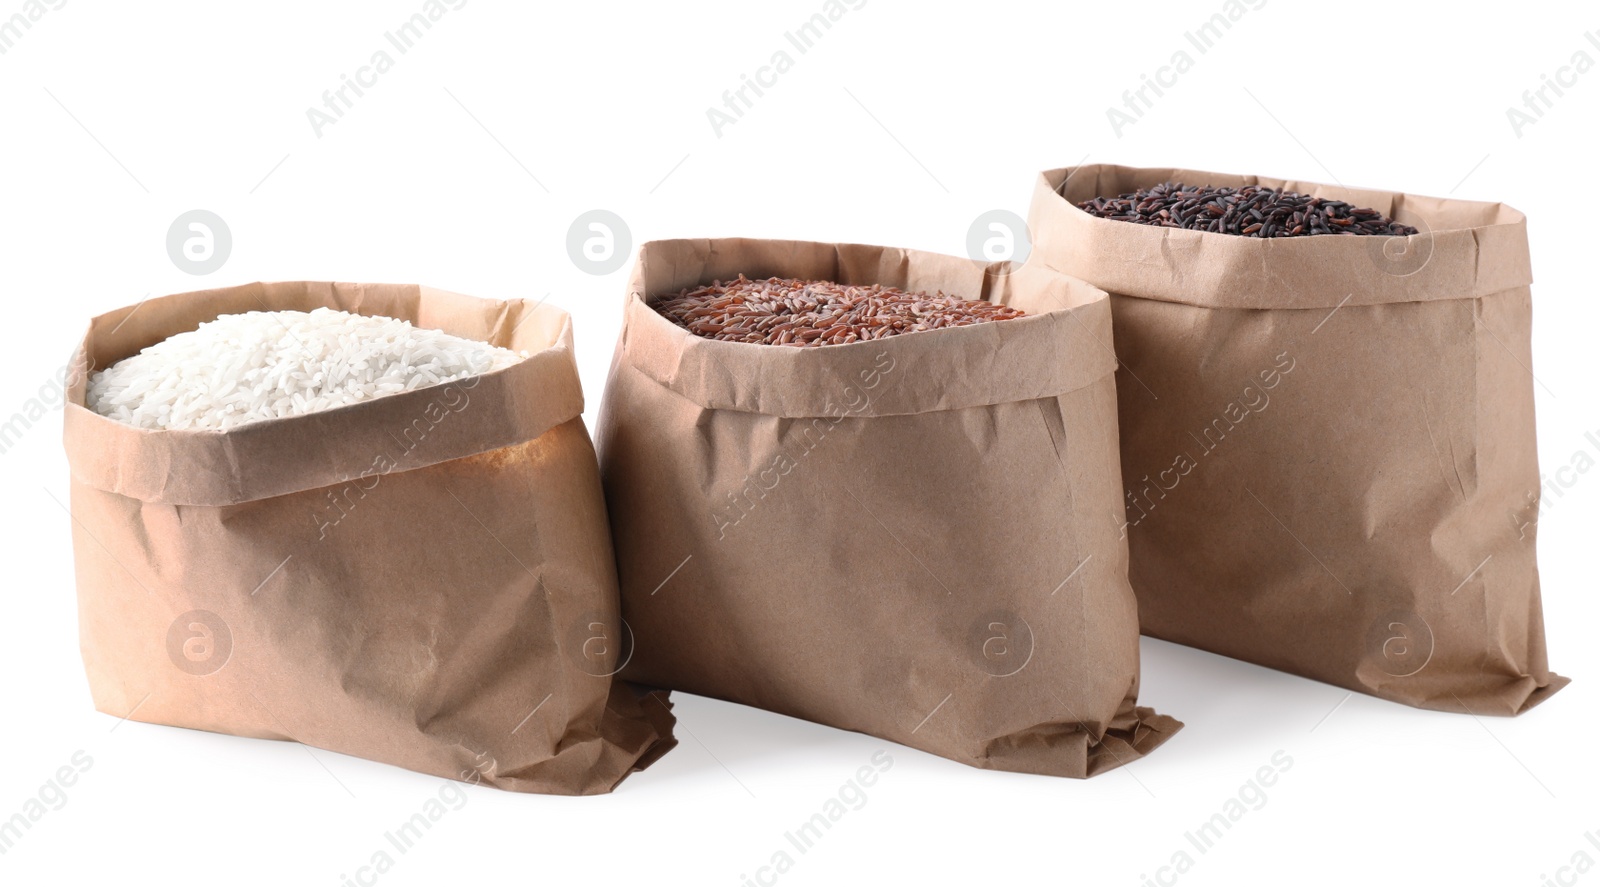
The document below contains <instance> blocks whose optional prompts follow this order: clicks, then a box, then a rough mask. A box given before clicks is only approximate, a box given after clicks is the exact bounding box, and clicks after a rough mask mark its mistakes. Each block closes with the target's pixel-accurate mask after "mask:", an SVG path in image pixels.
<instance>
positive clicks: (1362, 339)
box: [1029, 165, 1567, 715]
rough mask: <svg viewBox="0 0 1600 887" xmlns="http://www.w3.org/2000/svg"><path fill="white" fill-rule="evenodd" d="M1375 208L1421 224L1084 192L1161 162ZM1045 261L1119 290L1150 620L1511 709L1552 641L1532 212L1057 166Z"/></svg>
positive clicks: (1370, 686)
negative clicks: (1539, 449) (1139, 203)
mask: <svg viewBox="0 0 1600 887" xmlns="http://www.w3.org/2000/svg"><path fill="white" fill-rule="evenodd" d="M1163 181H1174V182H1183V183H1186V184H1191V185H1196V184H1198V185H1218V186H1232V187H1238V186H1243V185H1253V184H1259V185H1265V186H1270V187H1274V188H1284V189H1288V190H1292V191H1298V192H1302V193H1306V194H1311V195H1314V196H1320V197H1327V198H1334V199H1338V200H1343V201H1347V202H1350V203H1353V204H1356V205H1358V206H1363V207H1371V208H1373V209H1377V210H1379V211H1380V212H1383V213H1385V214H1387V215H1389V216H1391V217H1393V218H1394V219H1396V220H1397V221H1399V222H1402V223H1405V224H1409V225H1413V226H1415V227H1417V228H1418V229H1420V232H1421V233H1419V234H1417V235H1413V236H1409V237H1369V236H1340V235H1322V236H1312V237H1289V238H1276V239H1256V238H1246V237H1238V236H1232V235H1227V234H1215V233H1211V232H1200V231H1186V230H1175V229H1166V228H1159V227H1151V226H1145V225H1136V224H1131V223H1126V222H1119V221H1114V220H1109V219H1100V218H1095V217H1093V216H1090V215H1089V214H1088V213H1086V212H1083V211H1082V210H1079V209H1078V208H1077V206H1076V204H1078V203H1080V202H1082V201H1085V200H1088V199H1090V198H1093V197H1097V196H1108V195H1118V194H1123V193H1127V192H1131V191H1134V190H1136V189H1138V188H1142V187H1148V186H1151V185H1154V184H1156V183H1158V182H1163ZM1029 225H1030V228H1031V230H1032V236H1033V244H1034V246H1033V250H1034V252H1033V256H1034V260H1035V261H1038V262H1042V263H1043V264H1046V265H1048V266H1050V267H1053V268H1056V269H1059V270H1061V271H1065V272H1066V273H1068V274H1073V275H1076V276H1078V277H1082V278H1084V279H1085V280H1088V281H1089V282H1091V283H1093V284H1095V285H1097V286H1100V287H1103V288H1104V289H1106V290H1108V291H1109V292H1110V293H1111V307H1112V312H1113V314H1114V316H1115V321H1116V323H1115V325H1116V351H1117V357H1118V359H1119V361H1120V363H1121V366H1120V369H1119V370H1118V374H1117V376H1118V377H1117V395H1118V405H1119V414H1120V418H1121V426H1122V468H1123V475H1124V478H1125V481H1126V490H1125V491H1124V501H1123V513H1124V514H1125V516H1124V517H1123V518H1122V520H1121V521H1119V524H1121V525H1122V526H1124V529H1125V532H1126V533H1127V536H1128V544H1129V547H1130V551H1131V566H1130V570H1129V572H1130V576H1131V578H1132V580H1133V587H1134V590H1135V592H1137V594H1138V596H1139V614H1140V620H1141V623H1142V625H1143V628H1144V631H1145V633H1147V634H1150V635H1153V636H1155V637H1159V638H1165V639H1167V640H1171V641H1176V642H1178V643H1182V644H1189V645H1192V646H1196V647H1200V648H1202V649H1206V650H1211V651H1214V652H1217V653H1221V654H1223V655H1226V656H1233V657H1236V658H1239V659H1244V660H1248V661H1250V662H1256V663H1259V664H1262V665H1266V666H1270V667H1272V668H1278V669H1283V670H1285V671H1290V672H1293V673H1295V674H1299V675H1304V676H1306V677H1311V678H1316V679H1318V680H1322V681H1327V682H1329V683H1332V684H1337V685H1339V686H1342V687H1347V688H1349V689H1352V690H1357V691H1361V692H1364V693H1370V694H1373V695H1375V696H1380V697H1382V698H1385V699H1390V700H1394V701H1396V702H1403V703H1406V704H1409V705H1416V706H1421V707H1424V708H1433V709H1442V710H1447V711H1466V712H1471V713H1475V714H1499V715H1513V714H1517V713H1519V712H1522V711H1525V710H1526V709H1528V708H1529V707H1531V706H1532V705H1534V704H1536V703H1538V702H1540V701H1541V700H1543V699H1544V698H1546V697H1547V696H1549V695H1550V694H1551V693H1553V692H1555V691H1556V690H1558V689H1559V688H1561V687H1562V686H1563V685H1565V684H1566V682H1567V681H1566V679H1565V678H1562V677H1560V676H1558V675H1555V674H1553V673H1551V672H1550V670H1549V668H1548V665H1547V663H1546V659H1545V641H1544V625H1543V616H1542V614H1541V611H1540V601H1539V574H1538V569H1537V567H1536V566H1535V561H1534V526H1533V524H1534V519H1535V516H1536V515H1537V513H1538V496H1539V486H1540V481H1539V469H1538V463H1537V458H1536V454H1535V449H1534V415H1533V412H1534V402H1533V386H1534V384H1535V380H1534V378H1533V375H1532V372H1531V369H1530V368H1531V367H1532V365H1533V364H1532V358H1531V355H1530V336H1529V331H1530V324H1531V308H1530V294H1529V285H1530V283H1531V282H1532V272H1531V270H1530V263H1529V257H1528V241H1527V231H1526V220H1525V218H1524V217H1523V215H1522V214H1521V213H1519V212H1517V211H1516V210H1514V209H1512V208H1510V207H1508V206H1505V205H1503V204H1497V203H1474V202H1469V201H1464V200H1447V199H1440V198H1432V197H1418V196H1416V195H1412V194H1400V193H1394V192H1389V191H1368V190H1358V189H1351V188H1342V187H1333V186H1329V185H1319V184H1315V183H1308V182H1288V181H1282V180H1278V179H1267V178H1260V177H1256V176H1236V175H1225V174H1221V173H1211V172H1197V171H1194V170H1180V169H1131V168H1126V167H1120V166H1106V165H1090V166H1082V167H1077V168H1068V169H1058V170H1052V171H1050V172H1046V173H1044V174H1042V175H1041V176H1040V178H1039V179H1038V182H1037V184H1036V187H1035V190H1034V198H1033V208H1032V211H1031V218H1030V222H1029Z"/></svg>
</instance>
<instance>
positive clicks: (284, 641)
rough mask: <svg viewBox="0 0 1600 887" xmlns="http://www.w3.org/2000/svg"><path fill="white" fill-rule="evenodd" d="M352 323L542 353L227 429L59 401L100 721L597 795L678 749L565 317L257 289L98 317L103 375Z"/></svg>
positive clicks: (86, 650) (496, 306)
mask: <svg viewBox="0 0 1600 887" xmlns="http://www.w3.org/2000/svg"><path fill="white" fill-rule="evenodd" d="M322 306H326V307H330V308H337V309H341V310H345V311H351V312H355V313H364V314H383V315H388V316H391V317H398V318H402V319H405V320H409V321H411V322H412V323H414V324H416V325H418V326H422V327H430V328H435V329H441V330H444V331H445V332H448V333H452V334H455V335H458V336H464V337H467V338H472V339H478V340H482V341H486V342H489V343H491V344H494V345H499V346H503V347H506V348H511V349H514V350H518V351H527V352H529V353H530V354H531V356H530V357H529V358H528V359H526V360H524V361H522V362H520V363H518V364H516V365H514V366H511V367H508V368H506V369H503V370H500V371H497V372H494V373H490V374H486V375H483V376H478V377H474V378H472V379H465V380H461V381H459V382H453V383H448V384H444V385H437V386H433V387H429V388H422V389H418V390H415V391H410V392H406V393H402V394H396V395H392V396H389V397H384V398H379V399H377V400H373V401H368V402H366V403H361V404H355V405H351V406H346V407H341V408H338V409H334V410H329V411H326V412H321V413H315V414H311V415H307V416H297V417H292V418H287V419H278V420H271V421H265V422H259V423H254V424H250V425H245V426H242V427H239V428H236V429H232V430H229V431H151V430H145V429H138V428H133V427H130V426H126V425H123V424H121V423H118V422H116V421H114V420H111V419H108V418H105V417H102V416H99V415H97V414H95V413H93V412H92V411H90V410H89V409H87V408H86V407H85V406H84V389H85V381H86V380H85V378H84V376H83V374H78V376H77V378H75V379H74V380H73V383H72V385H71V386H70V388H69V392H68V403H67V407H66V418H65V423H66V438H65V440H66V449H67V456H68V461H69V462H70V464H71V468H72V515H73V523H74V526H73V547H74V551H75V555H76V561H77V574H78V603H79V613H80V625H81V640H82V647H83V657H84V663H85V666H86V668H87V671H88V676H89V685H90V688H91V690H92V692H93V695H94V700H95V705H96V706H97V707H98V708H99V709H100V710H101V711H104V712H106V713H108V714H112V715H116V716H118V717H123V716H129V717H132V718H133V719H134V720H139V721H146V722H150V723H157V724H170V725H173V726H179V727H191V728H195V729H201V730H211V731H215V732H219V733H232V734H236V735H241V736H255V737H263V738H271V739H291V740H296V741H299V742H303V743H305V744H307V745H312V746H316V747H319V748H325V749H329V750H332V751H337V752H342V753H345V754H351V755H356V756H359V757H364V758H370V759H373V760H377V761H383V762H385V763H390V764H395V765H398V766H401V767H406V768H408V769H411V770H416V771H420V772H423V773H429V774H434V775H438V776H444V777H447V778H450V779H459V780H464V781H467V782H472V783H482V784H486V785H491V786H494V787H496V788H503V789H509V790H513V791H528V792H546V793H553V794H597V793H602V792H607V791H610V790H611V789H612V788H614V787H615V786H616V785H617V783H618V782H620V781H621V780H622V779H623V778H624V777H625V776H627V775H628V773H630V772H632V771H633V770H635V769H639V768H642V767H644V766H646V765H648V764H649V763H650V762H651V761H653V760H654V759H655V758H656V757H658V756H659V755H661V754H663V753H664V752H665V751H667V750H668V749H670V748H671V746H672V745H673V740H672V738H671V730H672V724H673V717H672V715H671V714H670V713H669V711H668V703H667V702H666V699H665V694H661V693H652V694H646V693H644V692H643V691H639V690H636V689H634V688H631V687H629V686H627V685H625V684H623V683H621V682H620V681H616V680H614V679H613V678H612V675H613V674H614V673H615V672H616V670H617V669H618V668H619V667H620V665H621V664H622V662H623V661H624V659H623V658H622V657H625V656H626V647H625V644H626V629H625V627H624V626H622V624H621V622H620V613H619V610H618V601H617V593H616V578H615V571H614V562H613V555H612V550H611V545H610V538H609V532H608V529H607V526H606V517H605V506H604V502H603V500H602V496H601V491H600V485H599V472H598V467H597V464H596V462H595V456H594V451H593V448H592V446H591V444H590V441H589V436H588V433H587V431H586V430H585V429H584V426H583V420H582V419H581V418H580V414H581V412H582V409H583V394H582V391H581V390H580V387H579V382H578V375H577V367H576V364H575V363H574V361H573V356H572V328H571V323H570V320H569V318H568V316H567V315H566V313H565V312H562V311H560V310H559V309H556V308H554V307H552V306H550V305H535V304H532V303H529V302H525V301H522V300H512V301H507V302H498V301H490V300H484V299H476V298H472V297H469V296H463V295H458V294H455V293H448V292H444V291H441V290H435V289H430V288H427V287H417V286H401V285H387V284H344V283H256V284H248V285H245V286H239V287H232V288H229V289H219V290H210V291H206V292H196V293H184V294H181V295H175V296H168V297H165V298H159V299H152V300H149V301H147V302H144V303H142V304H140V305H135V306H131V307H129V308H124V309H122V310H119V311H114V312H111V313H109V314H105V315H102V316H100V317H97V318H95V319H94V320H93V321H91V323H90V326H89V331H88V333H87V335H86V336H85V338H84V341H83V345H82V348H81V351H80V355H81V356H85V357H87V358H88V359H89V361H90V363H91V368H92V369H100V368H104V367H105V366H107V365H109V364H110V363H112V362H115V361H116V360H119V359H121V358H123V357H127V356H129V355H131V354H134V353H136V352H137V351H138V350H139V349H141V348H143V347H146V346H149V345H151V344H154V343H156V342H159V341H161V340H163V339H165V338H167V337H169V336H171V335H175V334H177V333H179V332H184V331H187V330H192V329H194V328H195V327H196V326H198V325H199V324H200V323H201V322H203V321H206V320H210V319H212V318H214V317H216V316H218V315H220V314H226V313H236V312H242V311H252V310H260V311H275V310H290V309H293V310H311V309H313V308H317V307H322Z"/></svg>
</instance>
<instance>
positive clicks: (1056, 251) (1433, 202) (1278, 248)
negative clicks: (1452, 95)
mask: <svg viewBox="0 0 1600 887" xmlns="http://www.w3.org/2000/svg"><path fill="white" fill-rule="evenodd" d="M1179 181H1181V182H1183V183H1184V184H1189V185H1212V186H1227V187H1242V186H1245V185H1263V186H1267V187H1272V188H1281V189H1286V190H1291V191H1299V192H1301V193H1305V194H1310V195H1312V196H1314V197H1324V198H1331V199H1337V200H1344V201H1347V202H1350V203H1354V204H1356V205H1358V206H1364V207H1369V208H1373V209H1377V210H1378V211H1380V212H1383V213H1385V214H1386V215H1389V216H1390V217H1392V218H1394V219H1395V220H1396V221H1399V222H1402V223H1405V224H1410V225H1414V226H1416V227H1418V228H1420V229H1422V230H1421V232H1420V233H1418V234H1415V235H1411V236H1396V237H1382V236H1356V235H1350V236H1340V235H1313V236H1305V237H1277V238H1259V237H1241V236H1238V235H1234V234H1222V233H1217V232H1211V231H1190V230H1186V229H1179V228H1162V227H1157V226H1152V225H1140V224H1134V223H1129V222H1123V221H1117V220H1115V219H1103V218H1099V217H1097V216H1092V215H1090V214H1089V213H1087V212H1085V211H1083V210H1081V209H1079V208H1078V206H1077V204H1078V203H1079V202H1082V201H1084V200H1088V199H1090V198H1093V197H1110V196H1116V195H1118V194H1122V193H1127V192H1130V191H1133V190H1136V189H1138V188H1145V187H1150V186H1152V185H1155V184H1158V183H1161V182H1179ZM1029 228H1030V230H1031V234H1032V237H1033V254H1034V256H1036V257H1042V259H1043V260H1044V261H1046V262H1047V263H1050V264H1052V265H1056V266H1060V267H1072V266H1083V265H1085V264H1088V263H1090V262H1091V261H1092V262H1093V264H1094V266H1095V267H1096V268H1097V269H1098V273H1099V274H1100V275H1101V276H1100V277H1099V278H1097V279H1096V280H1094V281H1092V282H1093V283H1095V284H1097V285H1099V286H1102V287H1104V288H1106V289H1108V290H1110V291H1111V292H1112V293H1113V294H1132V295H1134V296H1136V297H1138V298H1143V299H1152V300H1156V301H1166V302H1179V303H1183V304H1188V305H1196V306H1199V307H1204V308H1242V309H1266V308H1279V309H1307V308H1320V309H1334V308H1339V307H1344V306H1348V305H1356V306H1360V305H1383V304H1393V303H1402V302H1428V301H1442V300H1451V299H1471V298H1482V297H1485V296H1490V295H1494V294H1496V293H1500V292H1505V291H1508V290H1515V289H1520V288H1523V287H1527V286H1530V285H1531V284H1532V282H1533V270H1532V262H1531V259H1530V256H1529V252H1528V236H1527V217H1526V216H1524V215H1523V214H1522V213H1521V212H1520V211H1518V210H1516V209H1514V208H1512V207H1510V206H1507V205H1506V204H1503V203H1486V202H1480V201H1469V200H1457V199H1454V198H1437V197H1424V196H1420V195H1414V194H1408V193H1404V192H1398V191H1383V190H1370V189H1359V188H1348V187H1343V186H1339V185H1326V184H1321V183H1316V182H1301V181H1293V180H1285V179H1275V178H1271V177H1266V176H1255V175H1237V174H1232V173H1219V172H1208V171H1203V170H1190V169H1178V168H1158V167H1129V166H1119V165H1116V164H1086V165H1082V166H1069V167H1063V168H1060V169H1052V170H1046V171H1044V172H1042V173H1040V174H1039V176H1038V178H1037V179H1036V182H1035V187H1034V195H1033V207H1032V210H1031V212H1030V218H1029ZM1063 257H1066V258H1063ZM1074 257H1075V258H1074Z"/></svg>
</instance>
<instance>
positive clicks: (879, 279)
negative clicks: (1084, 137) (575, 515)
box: [597, 239, 1181, 777]
mask: <svg viewBox="0 0 1600 887" xmlns="http://www.w3.org/2000/svg"><path fill="white" fill-rule="evenodd" d="M1002 271H1003V269H1002V268H1000V267H998V266H986V265H984V264H980V263H976V262H972V261H969V260H966V259H957V258H951V257H947V256H941V255H934V254H930V253H923V252H915V251H910V250H901V249H888V248H883V247H874V246H856V245H838V244H822V243H799V242H785V241H764V240H739V239H729V240H675V241H661V242H652V243H646V244H645V245H644V246H643V247H642V248H641V249H640V251H639V257H638V262H637V265H636V267H635V269H634V274H633V278H632V280H631V282H630V284H629V289H628V293H627V302H626V311H625V318H624V325H623V330H622V337H621V340H620V342H619V343H618V347H617V351H616V356H615V359H614V363H613V366H612V370H611V377H610V381H609V383H608V385H607V389H606V396H605V401H604V404H603V406H602V412H601V418H600V430H599V433H598V435H597V437H598V439H599V448H600V453H601V471H602V475H603V477H604V480H605V486H606V496H607V504H608V512H609V513H610V515H611V519H612V530H613V536H614V539H615V542H616V545H617V555H618V564H619V577H620V580H621V583H622V589H623V615H624V617H625V620H626V622H627V623H628V625H629V626H631V628H632V631H633V634H634V637H635V638H636V648H635V652H634V655H633V658H632V660H631V662H630V663H629V665H628V667H627V669H626V670H625V671H624V672H623V674H624V676H626V677H629V678H630V679H633V680H637V681H639V682H641V683H644V684H649V685H653V686H660V687H669V688H675V689H682V690H686V691H689V692H693V693H700V694H704V695H707V696H714V697H718V698H721V699H728V700H733V701H735V702H741V703H745V704H748V705H753V706H759V707H761V708H766V709H770V710H772V711H776V712H782V713H784V714H788V715H792V716H795V717H799V718H805V719H808V720H812V721H816V722H819V723H823V724H830V725H833V726H836V727H842V728H844V729H848V730H857V731H861V732H864V733H870V734H873V735H875V736H881V737H884V738H886V739H890V740H893V741H895V742H900V743H904V744H906V745H909V746H913V747H915V748H919V749H923V750H925V751H929V752H932V753H934V754H937V755H943V756H945V757H947V758H951V759H953V760H956V761H961V762H963V763H967V764H971V765H974V766H978V767H987V768H992V769H996V770H1012V771H1022V772H1029V773H1046V774H1054V775H1060V776H1075V777H1084V776H1089V775H1093V774H1095V773H1099V772H1101V771H1104V770H1108V769H1110V768H1113V767H1116V766H1117V765H1119V764H1123V763H1127V762H1128V761H1131V760H1134V759H1136V758H1138V757H1140V756H1142V755H1144V754H1146V753H1148V752H1150V751H1151V750H1152V749H1154V748H1155V747H1156V746H1158V745H1160V744H1161V743H1162V742H1164V741H1165V740H1166V739H1167V738H1169V737H1170V736H1171V735H1172V734H1173V733H1174V732H1175V731H1176V730H1177V729H1178V728H1179V727H1180V726H1181V725H1180V724H1179V723H1178V722H1177V721H1174V720H1172V719H1171V718H1168V717H1165V716H1162V715H1157V714H1155V713H1154V712H1152V711H1151V710H1150V709H1148V708H1139V707H1136V706H1135V704H1134V703H1135V698H1136V695H1137V692H1138V685H1139V646H1138V637H1137V635H1138V627H1137V614H1136V613H1135V609H1134V600H1133V596H1132V593H1131V592H1130V591H1129V588H1128V584H1127V579H1126V575H1125V571H1126V547H1125V545H1126V543H1125V542H1124V540H1122V539H1121V538H1120V536H1119V533H1118V529H1117V526H1116V524H1114V523H1113V522H1112V520H1111V518H1110V515H1111V513H1112V510H1113V509H1116V508H1117V507H1118V500H1119V497H1120V485H1119V474H1118V471H1117V453H1116V426H1117V418H1116V393H1115V390H1114V383H1113V375H1112V372H1113V367H1114V360H1113V356H1112V352H1111V350H1110V336H1111V329H1110V321H1111V316H1110V311H1109V306H1108V304H1107V302H1106V298H1105V295H1104V294H1103V293H1101V292H1100V291H1098V290H1096V289H1094V288H1093V287H1089V286H1086V285H1085V284H1083V283H1082V282H1081V281H1076V280H1072V279H1070V278H1068V277H1066V276H1064V275H1060V274H1056V273H1053V272H1029V273H1021V272H1019V273H1016V274H1011V275H1009V276H1008V275H1005V274H1003V273H1001V272H1002ZM740 273H743V274H745V275H746V276H748V277H752V278H765V277H769V276H785V277H800V278H807V279H822V280H832V281H838V282H841V283H847V284H873V283H876V284H883V285H887V286H896V287H902V288H904V289H907V290H913V291H919V290H920V291H928V292H934V291H942V292H943V293H945V294H946V295H951V296H960V297H964V298H970V299H988V300H992V301H996V302H1000V303H1003V304H1007V305H1011V306H1012V307H1016V308H1020V309H1023V310H1024V311H1026V312H1028V313H1029V315H1030V316H1028V317H1024V318H1019V319H1015V320H1006V321H1000V322H992V323H985V324H978V325H973V326H966V327H959V328H953V329H943V330H934V331H928V332H918V333H911V334H905V335H900V336H896V337H891V338H885V339H881V340H873V341H867V342H860V343H855V344H849V345H833V346H826V347H820V348H789V347H782V346H769V345H751V344H744V343H733V342H721V341H713V340H709V339H703V338H700V337H697V336H695V335H693V334H691V333H689V332H688V331H686V330H684V329H682V328H680V327H678V326H676V325H674V324H673V323H671V322H670V321H668V320H666V319H665V318H663V317H661V316H660V315H658V314H657V313H656V312H655V311H654V310H653V309H652V308H650V307H649V306H648V305H647V300H649V299H650V298H652V297H658V296H663V295H675V294H677V293H678V292H679V291H681V290H682V289H684V288H686V287H693V286H698V285H701V284H707V283H711V282H712V281H713V280H717V279H720V280H730V279H732V278H734V277H735V276H737V275H738V274H740Z"/></svg>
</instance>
